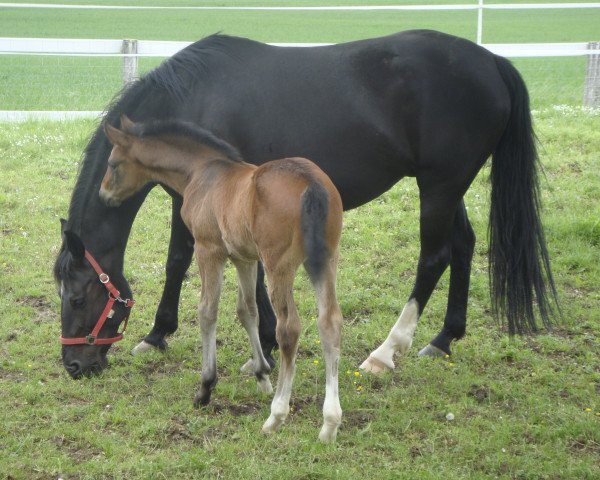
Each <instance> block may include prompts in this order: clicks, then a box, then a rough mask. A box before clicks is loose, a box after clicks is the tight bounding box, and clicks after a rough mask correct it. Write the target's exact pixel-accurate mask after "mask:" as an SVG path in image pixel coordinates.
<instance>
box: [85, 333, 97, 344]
mask: <svg viewBox="0 0 600 480" xmlns="http://www.w3.org/2000/svg"><path fill="white" fill-rule="evenodd" d="M85 343H87V344H88V345H93V344H94V343H96V337H94V336H93V335H86V337H85Z"/></svg>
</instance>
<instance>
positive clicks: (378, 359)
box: [360, 179, 468, 373]
mask: <svg viewBox="0 0 600 480" xmlns="http://www.w3.org/2000/svg"><path fill="white" fill-rule="evenodd" d="M417 180H418V183H419V188H420V193H421V194H420V197H421V209H420V210H421V218H420V226H421V253H420V256H419V265H418V268H417V279H416V281H415V286H414V288H413V291H412V293H411V294H410V297H409V301H408V302H407V304H406V305H405V307H404V309H403V311H402V313H401V314H400V318H398V321H397V322H396V324H395V325H394V327H393V328H392V330H391V331H390V333H389V335H388V337H387V339H386V340H385V341H384V342H383V344H381V346H380V347H379V348H377V349H376V350H375V351H374V352H373V353H371V355H370V356H369V358H368V359H367V360H365V362H363V364H362V365H361V366H360V368H362V369H364V370H367V371H371V372H375V373H377V372H381V371H383V370H386V369H393V368H394V361H393V356H394V354H395V353H396V352H400V353H405V352H406V351H407V350H408V349H409V348H410V346H411V345H412V339H413V335H414V331H415V328H416V326H417V320H418V318H419V316H420V315H421V313H422V312H423V309H424V308H425V305H426V304H427V302H428V301H429V297H430V296H431V293H432V292H433V289H434V288H435V286H436V284H437V282H438V280H439V279H440V277H441V275H442V273H444V270H446V268H447V267H448V265H449V263H450V260H451V259H452V254H453V239H454V238H453V235H454V229H453V225H454V224H455V223H456V222H455V217H456V212H457V211H458V210H459V209H460V208H463V206H462V200H461V196H459V197H458V198H456V195H453V194H452V193H445V192H443V190H442V188H443V186H442V185H440V184H436V183H435V182H430V183H429V184H428V183H427V182H424V181H422V180H421V181H419V180H420V179H417ZM458 207H460V208H458ZM464 218H466V216H465V217H464ZM458 265H462V262H459V263H458ZM458 270H460V269H458ZM458 273H459V272H457V274H458ZM467 278H468V275H467ZM463 287H464V285H463ZM467 290H468V285H467ZM452 303H453V304H454V303H455V301H454V300H453V301H452ZM465 303H466V302H465ZM456 305H457V306H459V305H460V301H456ZM464 308H466V305H465V307H464ZM463 324H464V321H463Z"/></svg>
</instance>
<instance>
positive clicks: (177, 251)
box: [132, 190, 194, 355]
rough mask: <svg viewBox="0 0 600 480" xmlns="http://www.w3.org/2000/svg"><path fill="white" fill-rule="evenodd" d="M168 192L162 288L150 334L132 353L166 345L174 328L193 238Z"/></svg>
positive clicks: (178, 202)
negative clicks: (168, 218)
mask: <svg viewBox="0 0 600 480" xmlns="http://www.w3.org/2000/svg"><path fill="white" fill-rule="evenodd" d="M167 191H168V190H167ZM169 194H171V197H172V199H173V203H172V206H173V207H172V222H171V240H170V242H169V253H168V255H167V265H166V280H165V287H164V290H163V294H162V297H161V300H160V303H159V304H158V309H157V310H156V316H155V317H154V326H153V327H152V330H151V331H150V333H149V334H148V335H147V336H146V337H145V338H144V339H143V340H142V341H141V342H140V343H139V344H138V345H137V346H136V347H135V348H134V349H133V351H132V353H133V354H134V355H135V354H138V353H143V352H145V351H147V350H151V349H152V348H153V347H158V348H159V349H161V350H164V349H166V348H167V342H166V341H165V337H166V336H168V335H171V334H173V333H175V331H176V330H177V324H178V320H177V311H178V308H179V296H180V293H181V284H182V283H183V278H184V275H185V272H186V271H187V270H188V268H189V266H190V263H191V261H192V253H193V252H194V237H192V234H191V233H190V232H189V230H188V229H187V227H186V226H185V224H184V223H183V220H182V219H181V214H180V211H181V204H182V199H181V197H180V196H179V195H177V194H176V193H174V192H169Z"/></svg>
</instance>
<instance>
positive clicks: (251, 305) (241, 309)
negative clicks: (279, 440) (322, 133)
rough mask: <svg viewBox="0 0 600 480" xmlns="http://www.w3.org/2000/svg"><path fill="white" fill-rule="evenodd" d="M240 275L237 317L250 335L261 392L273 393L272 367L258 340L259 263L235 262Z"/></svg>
mask: <svg viewBox="0 0 600 480" xmlns="http://www.w3.org/2000/svg"><path fill="white" fill-rule="evenodd" d="M233 263H234V265H235V268H236V269H237V274H238V297H237V315H238V318H239V319H240V322H241V323H242V325H243V326H244V328H245V329H246V332H247V333H248V338H249V339H250V345H251V346H252V371H253V373H254V376H255V377H256V381H257V383H258V388H259V389H260V391H261V392H264V393H272V392H273V387H272V386H271V381H270V380H269V373H270V372H271V367H270V366H269V364H268V363H267V360H266V359H265V357H264V355H263V351H262V348H261V345H260V340H259V338H258V309H257V307H256V288H255V286H256V270H257V262H244V261H241V260H235V261H234V262H233Z"/></svg>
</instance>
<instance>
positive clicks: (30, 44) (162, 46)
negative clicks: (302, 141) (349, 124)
mask: <svg viewBox="0 0 600 480" xmlns="http://www.w3.org/2000/svg"><path fill="white" fill-rule="evenodd" d="M190 44H191V42H177V41H154V40H105V39H100V40H94V39H91V40H82V39H55V38H51V39H48V38H0V55H35V56H82V57H122V58H123V83H129V82H131V81H133V80H135V79H136V78H137V76H138V59H139V58H140V57H169V56H171V55H173V54H175V53H177V52H178V51H179V50H181V49H183V48H185V47H187V46H188V45H190ZM270 45H273V46H278V47H315V46H321V45H331V44H326V43H270ZM599 45H600V43H598V42H587V43H586V42H578V43H529V44H484V45H482V46H483V47H485V48H487V49H488V50H490V51H491V52H493V53H495V54H498V55H502V56H505V57H510V58H523V57H531V58H535V57H573V56H580V57H581V56H587V57H588V60H587V69H586V77H585V82H584V92H583V102H584V106H586V107H591V108H599V107H600V49H599ZM100 114H101V112H97V111H87V112H66V111H55V112H44V111H0V120H8V121H21V120H27V119H30V118H44V119H69V118H79V117H97V116H98V115H100Z"/></svg>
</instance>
